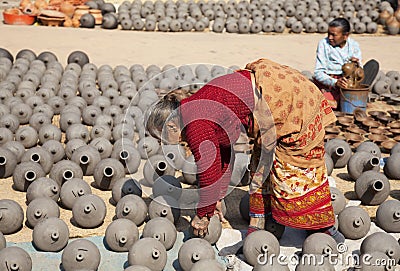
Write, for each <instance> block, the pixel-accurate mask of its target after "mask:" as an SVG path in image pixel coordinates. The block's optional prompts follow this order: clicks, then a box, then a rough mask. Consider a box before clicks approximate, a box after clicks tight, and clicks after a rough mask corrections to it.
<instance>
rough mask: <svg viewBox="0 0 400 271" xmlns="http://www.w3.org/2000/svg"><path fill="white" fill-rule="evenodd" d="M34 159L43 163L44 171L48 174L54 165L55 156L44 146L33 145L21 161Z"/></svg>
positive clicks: (33, 160)
mask: <svg viewBox="0 0 400 271" xmlns="http://www.w3.org/2000/svg"><path fill="white" fill-rule="evenodd" d="M27 161H32V162H35V163H38V164H40V165H41V167H42V169H43V171H44V172H45V173H46V174H48V173H49V172H50V169H51V167H52V166H53V157H52V156H51V154H50V152H48V151H47V150H46V149H44V148H42V147H33V148H30V149H29V150H27V151H26V152H25V153H24V155H22V157H21V162H27Z"/></svg>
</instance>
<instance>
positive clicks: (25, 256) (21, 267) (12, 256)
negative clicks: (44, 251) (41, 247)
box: [0, 246, 32, 271]
mask: <svg viewBox="0 0 400 271" xmlns="http://www.w3.org/2000/svg"><path fill="white" fill-rule="evenodd" d="M0 270H10V271H11V270H13V271H14V270H18V271H31V270H32V258H31V256H30V255H29V253H28V252H26V251H25V250H24V249H22V248H20V247H17V246H12V247H6V248H3V249H2V250H0Z"/></svg>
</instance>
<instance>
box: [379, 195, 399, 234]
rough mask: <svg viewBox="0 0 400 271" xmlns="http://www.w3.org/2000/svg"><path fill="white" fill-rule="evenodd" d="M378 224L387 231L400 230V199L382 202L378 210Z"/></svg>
mask: <svg viewBox="0 0 400 271" xmlns="http://www.w3.org/2000/svg"><path fill="white" fill-rule="evenodd" d="M376 224H377V225H378V226H379V227H381V228H382V229H383V230H385V231H386V232H400V201H398V200H387V201H385V202H383V203H381V204H380V205H379V207H378V209H377V210H376Z"/></svg>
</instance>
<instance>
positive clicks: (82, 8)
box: [73, 5, 89, 20]
mask: <svg viewBox="0 0 400 271" xmlns="http://www.w3.org/2000/svg"><path fill="white" fill-rule="evenodd" d="M87 13H89V7H88V6H86V5H79V6H77V7H75V12H74V15H73V17H74V18H75V19H77V20H79V19H80V18H81V17H82V15H83V14H87Z"/></svg>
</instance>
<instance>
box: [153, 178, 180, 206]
mask: <svg viewBox="0 0 400 271" xmlns="http://www.w3.org/2000/svg"><path fill="white" fill-rule="evenodd" d="M152 192H153V198H156V197H158V196H162V195H168V196H171V197H173V198H174V199H176V200H177V201H179V198H180V197H181V194H182V185H181V183H180V181H179V180H178V179H177V178H176V177H175V176H171V175H164V176H160V177H158V178H157V179H156V180H155V181H154V184H153V186H152Z"/></svg>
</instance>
